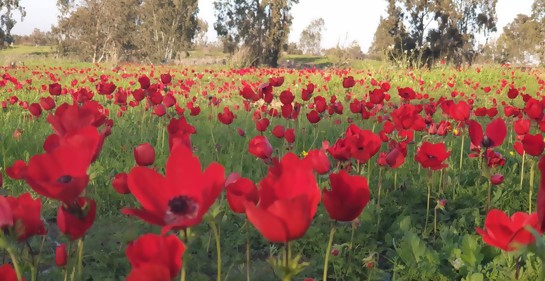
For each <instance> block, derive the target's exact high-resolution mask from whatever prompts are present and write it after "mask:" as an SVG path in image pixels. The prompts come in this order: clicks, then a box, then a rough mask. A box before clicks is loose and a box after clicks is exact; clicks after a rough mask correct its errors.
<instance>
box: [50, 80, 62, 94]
mask: <svg viewBox="0 0 545 281" xmlns="http://www.w3.org/2000/svg"><path fill="white" fill-rule="evenodd" d="M61 92H62V87H61V84H59V83H53V84H49V94H50V95H52V96H60V95H61Z"/></svg>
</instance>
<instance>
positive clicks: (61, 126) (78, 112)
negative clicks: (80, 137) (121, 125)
mask: <svg viewBox="0 0 545 281" xmlns="http://www.w3.org/2000/svg"><path fill="white" fill-rule="evenodd" d="M100 109H101V106H100V105H99V104H98V103H97V102H85V103H84V104H83V106H79V105H77V104H74V105H69V104H67V103H64V104H62V105H60V106H59V107H57V109H56V110H55V114H50V115H49V116H47V122H49V124H51V127H53V130H55V134H57V135H59V136H64V135H66V134H69V133H73V132H77V131H79V130H80V129H82V128H85V127H87V126H89V125H92V126H94V127H97V128H99V127H100V126H102V125H104V124H106V121H107V119H106V116H105V115H104V114H103V113H102V112H101V111H100Z"/></svg>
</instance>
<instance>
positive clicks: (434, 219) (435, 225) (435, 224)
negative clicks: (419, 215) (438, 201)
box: [433, 207, 437, 235]
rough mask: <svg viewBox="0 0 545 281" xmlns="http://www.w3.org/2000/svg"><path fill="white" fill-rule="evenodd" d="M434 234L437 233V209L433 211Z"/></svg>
mask: <svg viewBox="0 0 545 281" xmlns="http://www.w3.org/2000/svg"><path fill="white" fill-rule="evenodd" d="M433 212H434V214H433V234H434V235H435V234H436V233H437V207H436V208H434V209H433Z"/></svg>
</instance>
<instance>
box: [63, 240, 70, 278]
mask: <svg viewBox="0 0 545 281" xmlns="http://www.w3.org/2000/svg"><path fill="white" fill-rule="evenodd" d="M70 252H72V241H68V243H67V244H66V265H65V266H64V269H63V271H64V281H67V280H68V264H69V262H70Z"/></svg>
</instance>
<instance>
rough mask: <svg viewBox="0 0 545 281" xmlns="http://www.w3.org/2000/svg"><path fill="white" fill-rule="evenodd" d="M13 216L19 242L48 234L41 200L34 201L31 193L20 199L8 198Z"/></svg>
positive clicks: (23, 195)
mask: <svg viewBox="0 0 545 281" xmlns="http://www.w3.org/2000/svg"><path fill="white" fill-rule="evenodd" d="M6 199H7V201H8V203H9V205H10V208H11V213H12V215H13V225H15V228H14V230H15V233H16V235H17V240H19V241H24V240H27V239H28V238H30V237H32V236H34V235H44V234H46V230H45V225H44V222H43V221H42V217H41V210H42V202H41V201H40V199H32V196H31V195H30V193H28V192H27V193H24V194H22V195H21V196H19V197H17V198H16V197H7V198H6Z"/></svg>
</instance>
